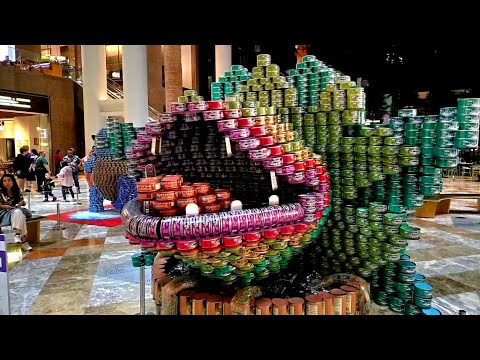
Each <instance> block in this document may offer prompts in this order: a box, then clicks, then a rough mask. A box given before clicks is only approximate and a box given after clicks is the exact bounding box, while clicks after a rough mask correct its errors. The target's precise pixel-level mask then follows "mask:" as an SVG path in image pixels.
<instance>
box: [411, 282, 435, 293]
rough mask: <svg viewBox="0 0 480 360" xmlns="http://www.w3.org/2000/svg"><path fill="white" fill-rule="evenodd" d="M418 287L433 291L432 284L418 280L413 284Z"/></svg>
mask: <svg viewBox="0 0 480 360" xmlns="http://www.w3.org/2000/svg"><path fill="white" fill-rule="evenodd" d="M413 286H414V287H415V290H416V289H419V290H423V291H432V290H433V287H432V285H430V284H428V283H425V282H417V283H415V284H414V285H413Z"/></svg>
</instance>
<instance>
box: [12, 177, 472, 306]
mask: <svg viewBox="0 0 480 360" xmlns="http://www.w3.org/2000/svg"><path fill="white" fill-rule="evenodd" d="M469 185H470V184H469ZM81 186H82V188H83V189H86V184H85V182H84V181H83V180H82V185H81ZM57 191H58V190H57ZM57 196H58V195H57ZM79 199H80V201H81V203H82V204H81V205H76V204H73V203H61V211H62V212H64V211H71V210H76V209H85V208H87V204H88V192H86V191H85V192H83V193H82V194H80V197H79ZM42 200H43V196H42V195H33V193H32V195H31V209H32V210H33V211H35V213H37V214H41V215H48V214H53V213H55V212H56V205H55V204H54V203H43V202H42ZM107 203H109V202H106V204H107ZM472 204H476V201H475V200H474V202H473V203H472ZM473 206H474V205H473ZM457 207H459V208H462V207H466V208H470V209H472V208H471V205H470V204H469V200H462V201H460V202H457V201H455V202H454V203H453V208H457ZM409 222H411V223H415V224H416V225H417V226H419V227H421V229H422V238H421V240H418V241H410V243H409V245H408V248H407V252H408V254H409V255H411V258H412V260H413V261H415V262H416V263H417V268H418V272H420V273H422V274H424V275H426V276H427V277H428V281H429V282H430V283H431V284H432V285H433V286H434V293H435V298H434V304H435V307H437V308H438V309H440V310H441V311H442V312H443V313H444V314H458V310H466V311H467V314H468V315H480V215H477V214H474V213H469V214H463V213H462V214H459V213H458V214H455V213H454V214H451V215H443V216H437V217H435V218H434V219H416V218H411V219H409ZM54 225H55V221H50V220H46V221H42V222H41V241H40V243H39V244H38V245H36V246H34V250H33V251H31V252H30V253H28V254H26V255H25V254H24V258H23V259H22V260H21V261H19V262H18V263H16V264H13V265H12V269H11V270H10V272H9V283H10V300H11V313H12V314H32V315H33V314H52V315H54V314H57V315H66V314H78V315H80V314H85V315H98V314H110V315H117V314H118V315H122V314H136V313H138V312H139V292H140V276H139V272H138V270H137V269H135V268H133V267H132V265H131V255H133V254H135V253H137V252H139V251H140V248H139V247H138V246H132V245H129V244H128V243H127V241H126V240H125V238H124V227H123V226H117V227H101V226H94V225H82V224H74V223H67V224H65V225H66V228H65V229H64V230H60V231H59V230H53V229H52V228H53V226H54ZM3 231H4V233H5V235H6V238H7V241H10V242H11V241H12V240H13V234H12V232H11V231H10V230H8V229H6V228H4V229H3ZM14 248H15V245H13V244H10V245H9V249H10V250H11V253H12V254H13V253H14V252H13V251H12V250H14ZM17 248H18V246H17ZM145 287H146V294H147V296H146V298H147V300H146V310H147V312H149V313H155V304H154V302H153V300H152V299H151V298H150V296H149V295H150V273H149V268H147V271H146V284H145ZM380 312H381V311H380Z"/></svg>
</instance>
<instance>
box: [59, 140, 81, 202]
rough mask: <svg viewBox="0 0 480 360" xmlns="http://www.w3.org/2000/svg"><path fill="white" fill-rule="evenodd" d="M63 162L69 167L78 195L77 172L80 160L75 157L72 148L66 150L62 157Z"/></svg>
mask: <svg viewBox="0 0 480 360" xmlns="http://www.w3.org/2000/svg"><path fill="white" fill-rule="evenodd" d="M63 161H66V162H67V164H68V165H69V166H70V167H71V169H72V176H73V183H74V184H75V187H76V188H77V192H78V193H79V194H80V184H79V183H78V171H79V167H80V163H81V160H80V158H79V157H78V156H77V155H75V149H74V148H70V149H68V151H67V155H65V156H64V158H63ZM62 169H63V168H62Z"/></svg>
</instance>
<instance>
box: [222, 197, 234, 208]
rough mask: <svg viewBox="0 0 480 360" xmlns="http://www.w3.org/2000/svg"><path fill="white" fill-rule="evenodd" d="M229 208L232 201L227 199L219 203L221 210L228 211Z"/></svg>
mask: <svg viewBox="0 0 480 360" xmlns="http://www.w3.org/2000/svg"><path fill="white" fill-rule="evenodd" d="M230 206H232V200H230V199H228V200H224V201H220V209H221V210H228V209H230Z"/></svg>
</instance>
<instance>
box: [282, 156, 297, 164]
mask: <svg viewBox="0 0 480 360" xmlns="http://www.w3.org/2000/svg"><path fill="white" fill-rule="evenodd" d="M282 159H283V164H284V165H288V164H293V163H294V162H295V160H297V155H295V154H283V155H282Z"/></svg>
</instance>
